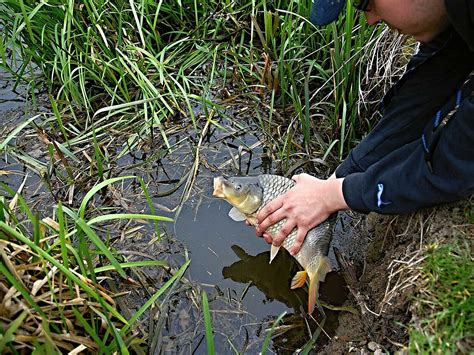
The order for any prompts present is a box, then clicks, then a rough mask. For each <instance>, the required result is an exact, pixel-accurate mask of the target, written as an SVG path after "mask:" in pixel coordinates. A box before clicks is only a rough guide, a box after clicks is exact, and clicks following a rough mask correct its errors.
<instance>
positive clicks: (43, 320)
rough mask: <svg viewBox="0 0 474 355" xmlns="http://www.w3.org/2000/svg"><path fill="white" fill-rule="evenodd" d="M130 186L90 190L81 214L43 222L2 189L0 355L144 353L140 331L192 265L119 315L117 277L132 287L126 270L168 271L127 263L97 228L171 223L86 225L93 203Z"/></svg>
mask: <svg viewBox="0 0 474 355" xmlns="http://www.w3.org/2000/svg"><path fill="white" fill-rule="evenodd" d="M125 178H126V177H124V178H116V179H113V180H110V181H105V182H104V183H103V184H102V185H101V186H98V187H97V188H96V189H92V190H91V193H90V194H88V195H86V197H85V198H84V201H83V203H82V205H81V207H80V208H79V210H78V211H74V210H72V209H70V208H68V207H65V206H63V205H62V204H61V203H58V205H57V206H55V208H54V209H53V213H52V216H51V217H45V218H41V217H39V216H38V214H37V213H35V212H34V211H32V210H31V209H30V208H29V206H28V204H27V203H26V201H25V200H24V199H23V197H22V196H21V195H20V194H18V193H15V192H14V191H12V190H11V189H9V187H8V186H6V185H4V184H0V256H1V259H0V299H1V300H2V301H1V304H0V352H2V353H4V352H7V353H18V352H29V351H32V350H34V351H36V352H44V353H48V354H52V353H60V352H65V351H67V352H70V351H76V352H81V351H86V350H87V351H89V352H91V353H114V352H120V353H124V354H125V353H129V351H133V352H134V353H146V347H147V343H146V334H140V332H139V331H138V329H139V328H138V327H136V323H137V321H138V320H139V318H140V317H141V316H142V315H143V314H144V313H145V312H146V311H147V309H148V308H149V307H150V306H151V305H152V304H153V303H155V302H156V301H157V300H158V298H159V297H160V296H161V295H162V294H163V293H165V292H166V290H168V289H169V288H170V287H171V286H172V285H173V284H174V283H176V282H177V281H179V279H180V278H181V277H182V275H183V273H184V271H185V270H186V268H187V266H188V265H189V261H187V262H186V263H184V265H182V267H181V269H179V270H177V271H175V272H173V275H171V277H170V278H169V279H168V280H167V282H166V283H164V284H163V286H162V287H161V288H160V289H159V290H158V291H157V292H156V293H155V294H154V295H152V297H151V298H150V300H149V301H148V302H146V303H145V304H144V305H143V306H142V307H141V308H139V309H138V310H136V311H135V312H131V311H130V310H129V309H121V307H120V302H118V301H117V296H118V295H115V294H113V293H111V292H110V283H113V284H114V285H115V281H114V280H115V278H117V277H118V278H120V279H121V280H128V282H131V283H133V279H132V278H131V277H130V276H129V274H128V273H127V272H126V270H130V268H136V267H142V266H148V267H166V268H167V263H166V262H163V261H160V260H151V261H139V262H127V261H126V260H124V259H123V258H122V257H120V256H118V255H117V254H116V253H115V252H114V251H113V249H112V250H111V246H110V244H109V243H108V242H104V241H103V240H102V238H101V236H100V235H99V233H98V229H97V228H96V225H97V224H100V223H101V222H105V221H111V220H131V219H140V220H144V219H150V220H154V221H156V222H158V221H170V219H168V218H165V217H160V216H156V215H145V214H140V215H138V214H137V215H132V214H102V215H100V216H96V217H93V218H86V217H85V215H86V214H85V209H86V206H87V203H88V201H89V200H90V199H91V198H92V195H93V194H94V193H95V192H97V191H98V190H100V189H103V188H106V187H107V185H110V184H111V183H112V182H115V181H118V180H124V179H125ZM135 283H136V282H135ZM115 288H116V286H115Z"/></svg>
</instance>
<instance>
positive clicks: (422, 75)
mask: <svg viewBox="0 0 474 355" xmlns="http://www.w3.org/2000/svg"><path fill="white" fill-rule="evenodd" d="M445 4H446V8H447V11H448V16H449V19H450V22H451V26H450V28H449V29H447V30H446V31H444V32H443V33H441V34H440V35H439V36H437V37H436V38H435V39H434V40H433V41H431V42H429V43H425V44H421V46H420V50H419V52H418V53H417V54H415V55H414V56H413V57H412V59H411V60H410V62H409V64H408V67H407V70H406V72H405V74H404V76H403V77H402V78H401V79H400V80H399V81H398V82H397V83H396V85H395V86H394V87H392V88H391V89H390V90H389V92H388V93H387V94H386V95H385V98H384V100H383V103H382V113H383V117H382V119H381V120H380V122H379V123H378V124H377V126H376V127H375V128H374V129H373V131H372V132H370V134H369V135H368V136H367V137H366V138H365V139H364V140H363V141H362V142H361V143H359V145H358V146H357V147H355V148H354V149H353V150H352V151H351V152H350V154H349V156H348V157H347V158H346V159H345V160H344V161H343V162H342V164H341V165H340V166H339V167H338V168H337V169H336V176H337V177H345V179H344V182H343V194H344V198H345V200H346V202H347V204H348V205H349V207H350V208H351V209H354V210H356V211H359V212H370V211H375V212H378V213H384V214H399V213H408V212H412V211H415V210H418V209H420V208H423V207H429V206H433V205H437V204H441V203H445V202H451V201H456V200H460V199H462V198H465V197H467V196H469V195H471V194H472V193H473V192H474V75H472V72H473V70H474V0H445ZM470 78H471V80H469V79H470Z"/></svg>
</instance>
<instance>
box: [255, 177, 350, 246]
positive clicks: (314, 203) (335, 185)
mask: <svg viewBox="0 0 474 355" xmlns="http://www.w3.org/2000/svg"><path fill="white" fill-rule="evenodd" d="M293 180H294V181H295V182H296V184H295V186H294V187H292V188H291V189H290V190H288V191H287V192H286V193H285V194H283V195H280V196H278V197H277V198H275V199H274V200H272V201H270V202H269V203H267V204H266V205H265V207H264V208H262V210H261V211H260V212H259V213H258V214H257V221H258V226H257V230H256V233H257V235H263V237H264V238H265V240H266V241H267V242H271V243H272V244H273V245H275V246H280V245H281V243H282V242H283V240H284V239H285V238H286V237H287V236H288V234H290V233H291V231H292V230H293V228H295V227H297V228H298V230H297V234H296V241H295V244H294V246H293V248H292V250H290V251H289V252H290V253H291V254H292V255H295V254H297V253H298V252H299V250H300V248H301V245H302V244H303V241H304V238H305V237H306V234H307V233H308V231H309V230H310V229H312V228H314V227H316V226H317V225H318V224H320V223H321V222H324V221H325V220H326V219H327V218H328V217H329V216H330V215H331V214H332V213H334V212H336V211H339V210H343V209H347V208H348V206H347V203H346V201H345V199H344V196H343V194H342V182H343V181H344V178H340V179H337V178H335V176H334V177H333V176H331V178H329V179H327V180H321V179H318V178H315V177H313V176H311V175H308V174H301V175H295V176H293ZM285 218H286V222H285V224H284V225H283V226H282V228H281V230H280V231H279V233H278V234H277V235H275V236H270V235H269V234H268V233H267V232H266V229H267V228H268V227H270V226H271V225H273V224H275V223H277V222H279V221H280V220H282V219H285Z"/></svg>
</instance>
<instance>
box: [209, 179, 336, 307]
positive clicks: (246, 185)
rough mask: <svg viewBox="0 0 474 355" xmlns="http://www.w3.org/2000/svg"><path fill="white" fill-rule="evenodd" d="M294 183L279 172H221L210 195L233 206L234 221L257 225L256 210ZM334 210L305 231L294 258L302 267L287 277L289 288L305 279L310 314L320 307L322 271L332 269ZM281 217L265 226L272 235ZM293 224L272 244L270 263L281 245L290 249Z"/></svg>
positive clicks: (324, 272) (283, 222)
mask: <svg viewBox="0 0 474 355" xmlns="http://www.w3.org/2000/svg"><path fill="white" fill-rule="evenodd" d="M294 185H295V182H294V181H293V180H291V179H288V178H285V177H283V176H279V175H272V174H262V175H257V176H237V177H230V178H228V179H226V178H224V177H223V176H219V177H215V178H214V191H213V196H215V197H218V198H222V199H224V200H226V201H227V202H229V203H230V204H231V205H232V206H233V208H232V209H231V210H230V212H229V216H230V217H231V218H232V219H233V220H235V221H244V220H247V221H249V223H250V224H252V225H254V226H257V225H258V223H257V218H256V216H257V213H258V212H259V211H260V210H261V209H262V208H263V207H264V206H265V205H266V204H267V203H268V202H269V201H271V200H273V199H274V198H276V197H277V196H279V195H281V194H284V193H285V192H287V191H288V190H289V189H291V188H292V187H293V186H294ZM335 221H336V214H332V215H331V216H330V217H329V218H328V219H326V220H325V221H324V222H322V223H320V224H319V225H318V226H316V227H314V228H312V229H311V230H309V231H308V233H307V235H306V238H305V240H304V242H303V244H302V246H301V249H300V251H299V252H298V253H297V254H296V255H294V258H295V259H296V260H297V261H298V263H299V264H300V265H301V266H302V268H303V270H302V271H299V272H297V273H296V275H295V276H294V277H293V279H292V281H291V289H296V288H299V287H302V286H303V285H304V284H305V283H306V281H307V279H309V291H308V313H309V314H312V313H313V311H314V308H315V307H318V309H319V310H320V311H321V312H322V313H323V314H324V312H323V311H322V307H321V303H320V302H319V284H320V282H324V280H325V278H326V274H327V273H328V272H330V271H331V270H332V267H331V261H330V260H329V258H328V252H329V245H330V243H331V238H332V229H333V226H334V224H335ZM285 222H286V219H283V220H281V221H279V222H277V223H275V224H273V225H271V226H270V227H268V228H267V232H268V233H270V235H273V236H276V235H277V234H278V232H279V231H280V229H281V227H282V226H283V225H284V224H285ZM296 232H297V228H294V229H293V230H292V231H291V233H290V234H289V235H288V236H287V237H286V238H285V240H284V241H283V243H282V244H281V246H280V247H276V246H274V245H272V246H271V250H270V261H269V262H270V263H271V262H272V260H273V259H274V258H275V256H276V255H277V254H278V251H279V250H280V248H281V247H283V248H285V249H286V250H288V251H290V250H291V249H292V247H293V245H294V243H295V240H296Z"/></svg>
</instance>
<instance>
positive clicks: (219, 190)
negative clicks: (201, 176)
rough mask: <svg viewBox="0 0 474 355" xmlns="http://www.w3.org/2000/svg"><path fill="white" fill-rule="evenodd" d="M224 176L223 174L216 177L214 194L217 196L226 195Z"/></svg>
mask: <svg viewBox="0 0 474 355" xmlns="http://www.w3.org/2000/svg"><path fill="white" fill-rule="evenodd" d="M223 186H224V178H223V177H222V176H219V177H215V178H214V191H213V192H212V196H216V197H225V195H224V189H223Z"/></svg>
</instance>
